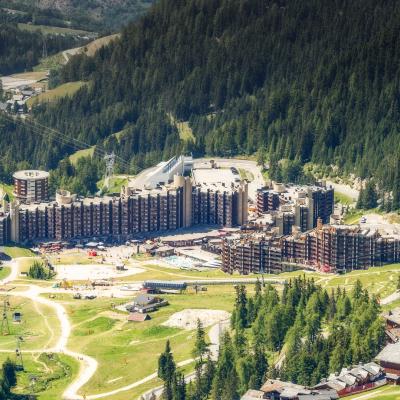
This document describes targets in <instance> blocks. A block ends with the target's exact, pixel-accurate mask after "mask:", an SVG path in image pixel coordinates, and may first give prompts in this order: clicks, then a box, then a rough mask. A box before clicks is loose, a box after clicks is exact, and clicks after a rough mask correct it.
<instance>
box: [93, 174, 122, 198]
mask: <svg viewBox="0 0 400 400" xmlns="http://www.w3.org/2000/svg"><path fill="white" fill-rule="evenodd" d="M103 182H104V179H101V180H100V181H98V182H97V187H98V188H99V190H100V189H102V188H103ZM127 183H128V178H125V177H120V176H118V177H113V178H111V179H110V187H109V188H108V190H107V191H106V193H105V194H112V193H120V192H121V187H122V186H124V185H126V184H127Z"/></svg>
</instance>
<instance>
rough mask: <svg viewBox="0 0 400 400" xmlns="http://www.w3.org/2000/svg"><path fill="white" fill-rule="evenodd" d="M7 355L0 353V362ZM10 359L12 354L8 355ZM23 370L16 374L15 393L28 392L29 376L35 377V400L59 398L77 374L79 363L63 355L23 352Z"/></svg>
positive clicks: (29, 387)
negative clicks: (50, 355)
mask: <svg viewBox="0 0 400 400" xmlns="http://www.w3.org/2000/svg"><path fill="white" fill-rule="evenodd" d="M7 357H8V355H7V354H5V353H0V363H3V362H4V361H5V360H6V359H7ZM10 358H11V359H12V360H14V359H15V357H14V355H13V354H12V355H11V356H10ZM23 361H24V371H22V372H19V373H18V375H17V381H18V383H17V387H16V388H15V389H14V390H13V392H15V393H23V394H26V393H30V390H31V386H30V385H31V376H35V377H36V383H35V385H34V392H35V395H36V396H37V397H35V398H36V399H37V400H54V399H61V397H62V393H63V392H64V390H65V388H66V387H67V385H68V384H69V383H71V382H72V380H73V378H74V377H75V376H76V375H77V374H78V370H79V364H78V362H77V361H75V360H74V359H73V358H71V357H68V356H65V355H57V354H55V355H53V356H52V357H49V355H48V354H44V353H43V354H40V355H32V354H26V353H25V354H24V355H23Z"/></svg>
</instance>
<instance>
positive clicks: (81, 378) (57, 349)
mask: <svg viewBox="0 0 400 400" xmlns="http://www.w3.org/2000/svg"><path fill="white" fill-rule="evenodd" d="M9 265H10V267H11V273H10V275H9V276H8V277H7V278H5V279H3V280H2V281H1V282H0V283H1V284H3V285H4V284H8V283H11V282H13V281H14V280H16V279H17V278H18V275H19V268H18V260H17V259H14V260H12V261H11V262H10V263H9ZM15 286H18V287H27V288H28V289H27V290H26V291H16V292H12V291H10V292H8V294H9V295H10V296H18V297H26V298H28V299H30V300H31V301H33V302H34V303H35V307H37V304H43V305H46V306H48V307H51V308H53V309H55V311H56V315H57V318H58V320H59V321H60V327H61V334H60V337H59V339H58V341H57V343H56V344H55V346H54V347H44V348H42V349H38V350H33V351H24V352H27V353H42V352H50V353H62V354H66V355H68V356H70V357H73V358H75V359H76V360H78V361H79V363H80V365H81V367H80V371H79V374H78V376H77V377H76V378H75V380H74V381H73V382H72V383H71V384H70V385H69V386H68V388H67V389H66V390H65V392H64V394H63V398H64V399H65V400H77V399H82V398H83V397H82V396H80V395H78V394H77V392H78V391H79V390H80V389H81V387H82V386H83V385H85V384H86V383H87V382H88V381H89V379H90V378H91V377H92V376H93V375H94V373H95V372H96V369H97V361H96V360H95V359H94V358H92V357H89V356H87V355H85V354H80V353H77V352H74V351H71V350H69V349H68V348H67V343H68V338H69V336H70V334H71V324H70V322H69V319H68V316H67V312H66V310H65V308H64V307H63V306H62V305H61V304H59V303H56V302H54V301H51V300H49V299H47V298H45V297H42V296H41V294H43V293H47V292H48V288H43V287H39V286H37V285H34V284H28V285H21V284H16V285H15ZM40 314H42V313H41V312H40ZM42 315H43V314H42ZM46 321H47V319H46ZM47 325H48V322H47ZM48 326H49V325H48ZM50 332H52V335H53V336H54V330H53V329H51V328H50ZM51 340H52V339H51Z"/></svg>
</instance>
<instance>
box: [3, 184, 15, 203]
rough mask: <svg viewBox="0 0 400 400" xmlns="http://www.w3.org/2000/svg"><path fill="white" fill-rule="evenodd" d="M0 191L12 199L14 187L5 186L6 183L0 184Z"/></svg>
mask: <svg viewBox="0 0 400 400" xmlns="http://www.w3.org/2000/svg"><path fill="white" fill-rule="evenodd" d="M0 189H2V190H3V191H4V192H6V193H7V194H8V196H9V197H10V199H13V198H14V194H13V191H14V186H13V185H7V184H6V183H0Z"/></svg>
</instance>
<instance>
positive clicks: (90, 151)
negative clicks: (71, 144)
mask: <svg viewBox="0 0 400 400" xmlns="http://www.w3.org/2000/svg"><path fill="white" fill-rule="evenodd" d="M94 150H95V146H92V147H89V148H88V149H83V150H78V151H77V152H75V153H74V154H71V155H70V156H69V160H70V161H71V163H72V164H74V165H75V164H76V163H77V161H78V160H79V159H80V158H82V157H88V156H90V157H93V154H94Z"/></svg>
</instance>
